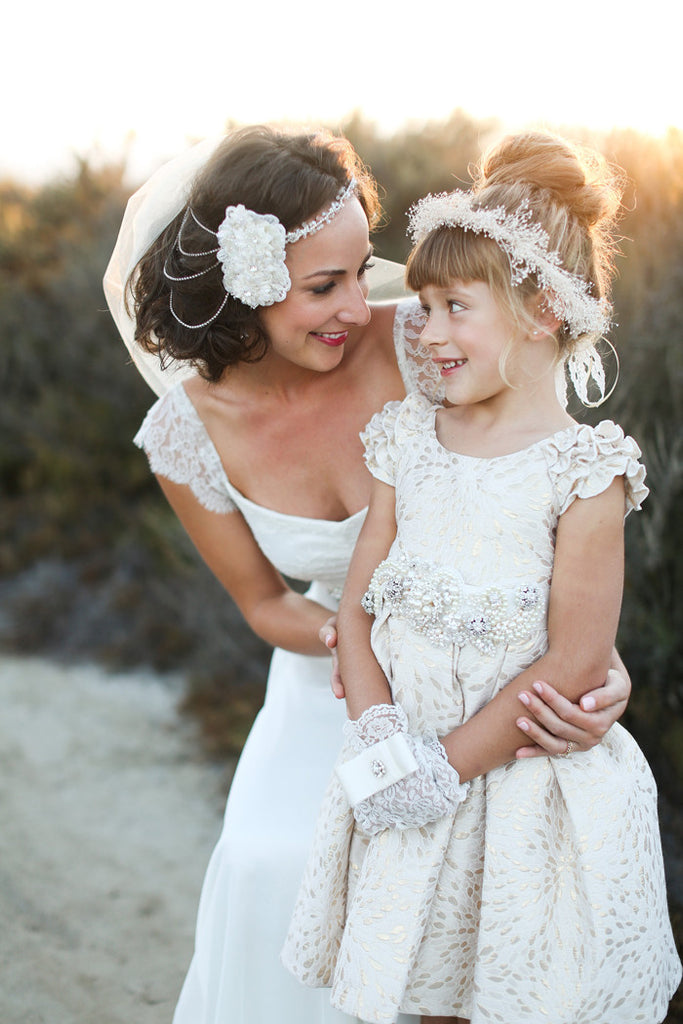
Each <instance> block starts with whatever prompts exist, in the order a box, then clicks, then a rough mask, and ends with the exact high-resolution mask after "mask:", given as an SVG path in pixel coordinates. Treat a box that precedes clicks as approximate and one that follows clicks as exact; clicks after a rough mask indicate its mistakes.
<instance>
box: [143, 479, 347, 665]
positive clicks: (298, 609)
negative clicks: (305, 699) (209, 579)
mask: <svg viewBox="0 0 683 1024" xmlns="http://www.w3.org/2000/svg"><path fill="white" fill-rule="evenodd" d="M157 480H158V481H159V484H160V486H161V489H162V490H163V492H164V494H165V495H166V498H167V499H168V501H169V503H170V505H171V507H172V508H173V510H174V512H175V513H176V515H177V516H178V518H179V520H180V522H181V523H182V525H183V526H184V528H185V530H186V531H187V533H188V535H189V536H190V539H191V540H192V542H193V544H194V545H195V547H196V548H197V551H198V552H199V554H200V555H201V556H202V558H203V559H204V561H205V562H206V564H207V565H208V567H209V568H210V569H211V571H212V572H213V574H214V575H215V576H216V577H217V579H218V580H219V581H220V583H222V584H223V586H224V587H225V589H226V590H227V591H228V593H229V594H230V596H231V597H232V599H233V600H234V602H235V604H236V605H237V607H238V608H239V610H240V611H241V613H242V615H243V616H244V618H245V619H246V621H247V623H248V625H249V626H250V627H251V628H252V629H253V631H254V632H255V633H257V634H258V636H260V637H261V638H262V639H263V640H265V641H266V642H267V643H269V644H271V646H273V647H284V648H285V649H286V650H288V651H294V652H295V653H297V654H312V655H324V647H323V646H322V644H321V642H320V638H319V635H318V634H319V631H320V629H321V627H322V626H323V624H324V623H325V622H326V621H327V619H328V618H329V615H330V611H329V608H324V607H323V606H322V605H319V604H317V603H316V602H315V601H310V600H309V599H308V598H306V597H304V596H303V595H302V594H297V593H296V592H295V591H293V590H291V589H290V588H289V587H288V586H287V584H286V583H285V581H284V580H283V578H282V576H281V575H280V573H279V572H278V571H277V570H276V569H275V567H274V566H273V565H272V564H271V563H270V562H269V561H268V559H267V558H266V557H265V555H264V554H263V552H262V551H261V549H260V548H259V546H258V544H257V543H256V540H255V539H254V535H253V534H252V532H251V530H250V529H249V527H248V525H247V523H246V522H245V520H244V518H243V517H242V515H241V514H240V513H239V512H237V511H234V512H229V513H227V514H221V513H216V512H209V511H208V510H207V509H206V508H204V506H203V505H201V504H200V502H199V501H198V500H197V499H196V498H195V496H194V494H193V493H192V491H191V489H190V488H189V487H188V486H186V485H184V484H176V483H172V482H171V481H170V480H168V479H167V478H166V477H163V476H160V475H157Z"/></svg>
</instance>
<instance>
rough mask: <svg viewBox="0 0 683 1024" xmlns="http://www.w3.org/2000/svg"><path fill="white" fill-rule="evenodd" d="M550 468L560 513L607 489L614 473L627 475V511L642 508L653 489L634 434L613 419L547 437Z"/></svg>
mask: <svg viewBox="0 0 683 1024" xmlns="http://www.w3.org/2000/svg"><path fill="white" fill-rule="evenodd" d="M547 443H548V452H549V464H548V469H549V472H550V475H551V477H552V479H553V480H554V483H555V486H556V487H557V491H558V495H559V509H558V514H559V515H562V513H563V512H566V510H567V509H568V508H569V506H570V505H571V504H572V502H573V501H575V500H576V498H593V497H595V495H596V494H602V492H603V491H605V490H607V488H608V487H609V485H610V484H611V483H612V481H613V480H614V479H615V477H618V476H623V477H624V488H625V510H624V515H625V516H627V515H628V513H629V512H631V511H632V510H634V509H639V508H640V507H641V505H642V503H643V502H644V501H645V498H646V497H647V495H648V494H649V493H650V492H649V489H648V488H647V487H646V486H645V483H644V480H645V466H643V465H642V463H640V462H638V459H639V458H640V455H641V451H640V448H639V447H638V445H637V444H636V442H635V441H634V440H633V438H632V437H626V436H624V431H623V430H622V429H621V427H620V426H618V425H617V424H616V423H614V422H612V420H603V421H602V422H601V423H598V425H597V426H596V427H591V426H588V425H587V424H581V425H579V426H578V427H577V428H576V430H575V431H572V430H568V431H567V430H565V431H562V433H560V434H555V435H553V437H550V438H548V442H547Z"/></svg>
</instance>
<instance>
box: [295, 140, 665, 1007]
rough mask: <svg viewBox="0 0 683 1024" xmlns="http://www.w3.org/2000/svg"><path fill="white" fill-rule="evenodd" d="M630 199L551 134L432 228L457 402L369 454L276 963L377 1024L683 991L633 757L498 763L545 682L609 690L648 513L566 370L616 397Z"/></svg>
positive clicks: (428, 330) (428, 222)
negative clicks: (624, 230) (325, 766)
mask: <svg viewBox="0 0 683 1024" xmlns="http://www.w3.org/2000/svg"><path fill="white" fill-rule="evenodd" d="M618 196H619V191H618V187H617V183H616V180H615V178H614V175H613V174H612V173H611V172H610V171H609V169H608V168H606V167H604V166H602V165H601V164H600V162H599V161H598V159H597V157H594V158H592V159H591V160H590V161H589V160H588V158H587V157H585V156H583V155H582V154H579V153H578V152H577V151H575V150H574V149H573V148H571V147H570V146H569V145H568V144H566V143H565V142H564V141H562V140H560V139H556V138H553V137H550V136H545V135H537V134H531V135H524V136H517V137H513V138H510V139H507V140H505V141H504V142H503V143H502V144H501V145H500V146H499V147H498V148H497V149H496V150H495V151H494V152H493V153H492V154H491V155H490V157H489V158H488V159H486V160H484V161H483V164H482V167H481V171H480V174H479V177H478V180H477V181H476V182H475V186H474V188H473V190H472V192H470V193H463V192H455V193H452V194H450V195H441V196H428V197H427V198H426V199H424V200H422V201H421V202H420V203H418V204H417V207H416V208H415V209H414V210H413V211H412V215H411V228H412V233H413V237H414V240H415V242H416V248H415V249H414V250H413V252H412V254H411V257H410V260H409V263H408V272H407V280H408V284H409V286H410V287H411V288H413V289H414V290H416V291H418V292H419V295H420V300H421V302H422V305H423V307H424V310H425V313H426V317H427V320H426V326H425V328H424V331H423V334H422V337H421V342H422V345H423V346H424V347H425V348H426V349H427V350H428V352H429V354H430V356H431V358H432V360H433V361H434V363H435V364H436V365H437V366H438V367H439V368H440V372H441V377H442V379H443V382H444V386H445V401H444V402H443V404H442V405H438V406H435V405H433V404H432V403H431V402H430V400H429V399H427V398H426V397H425V396H423V395H420V394H412V395H409V396H408V398H406V399H405V400H404V401H403V402H402V403H399V402H390V403H389V404H388V405H386V406H385V408H384V410H383V411H382V412H381V413H378V414H377V415H375V416H374V417H373V419H372V420H371V422H370V424H369V426H368V428H367V429H366V431H365V433H364V435H363V440H364V443H365V447H366V461H367V464H368V466H369V468H370V470H371V473H372V474H373V477H374V478H375V479H374V483H373V491H372V497H371V503H370V510H369V513H368V516H367V520H366V523H365V525H364V527H363V529H362V531H361V535H360V538H359V542H358V545H357V548H356V552H355V554H354V557H353V560H352V563H351V569H350V571H349V576H348V580H347V585H346V588H345V591H344V598H343V600H342V606H341V609H340V613H339V636H340V651H339V656H340V667H341V672H342V678H343V680H344V685H345V688H346V695H347V705H348V710H349V716H350V718H351V721H350V722H349V723H348V725H347V726H346V737H347V738H346V743H345V747H344V750H343V751H342V755H341V758H340V763H339V765H338V769H337V775H338V778H335V779H333V781H332V783H331V785H330V787H329V789H328V792H327V796H326V799H325V802H324V804H323V809H322V812H321V817H320V821H319V828H318V831H317V836H316V840H315V843H314V848H313V853H312V856H311V858H310V861H309V865H308V868H307V872H306V875H305V878H304V882H303V884H302V888H301V892H300V895H299V899H298V902H297V907H296V910H295V914H294V918H293V921H292V925H291V928H290V933H289V936H288V940H287V943H286V945H285V949H284V951H283V960H284V962H285V964H286V966H288V967H289V968H290V970H292V971H293V973H295V974H296V975H297V976H298V977H299V978H300V979H301V980H302V981H304V982H305V983H306V984H309V985H313V986H330V985H331V986H332V1003H333V1005H334V1006H337V1007H339V1008H341V1009H343V1010H345V1011H346V1012H347V1013H351V1014H356V1015H357V1016H359V1017H360V1018H361V1019H363V1020H367V1021H376V1022H384V1021H387V1022H390V1021H394V1020H395V1019H396V1016H397V1014H398V1012H399V1010H401V1011H405V1012H408V1013H413V1014H420V1015H422V1018H423V1020H427V1021H431V1022H432V1024H434V1022H435V1021H439V1022H444V1021H449V1022H457V1024H465V1022H471V1024H483V1022H493V1021H495V1022H500V1024H522V1022H538V1024H541V1022H543V1024H635V1022H637V1021H638V1022H639V1021H643V1022H648V1024H654V1022H656V1021H662V1020H663V1019H664V1016H665V1014H666V1010H667V1005H668V1002H669V999H670V997H671V995H672V993H673V992H674V991H675V989H676V986H677V985H678V982H679V980H680V976H681V967H680V963H679V960H678V956H677V954H676V950H675V946H674V943H673V938H672V934H671V928H670V924H669V919H668V914H667V906H666V893H665V882H664V873H663V865H662V856H661V848H660V840H659V831H658V821H657V807H656V790H655V784H654V781H653V778H652V775H651V772H650V770H649V768H648V765H647V763H646V762H645V760H644V758H643V756H642V754H641V752H640V750H639V749H638V747H637V745H636V744H635V742H634V741H633V739H632V738H631V737H630V735H629V734H628V733H626V732H625V731H624V730H623V729H622V728H620V727H618V726H617V727H616V728H615V729H613V730H612V731H611V733H610V734H609V736H608V737H607V738H606V740H605V742H604V743H603V744H602V745H600V746H599V747H596V748H594V749H593V750H591V751H589V752H588V753H577V752H574V750H573V744H572V743H571V742H568V744H567V748H566V751H565V752H564V754H563V755H562V756H559V757H554V758H547V759H544V760H536V761H524V760H517V761H512V763H505V762H507V761H509V759H510V757H511V751H512V750H513V749H514V747H515V746H517V745H518V737H519V732H518V731H517V727H516V724H515V723H516V721H519V718H518V715H519V711H518V710H517V709H519V708H520V704H519V702H520V701H521V702H522V704H527V705H528V703H529V700H530V697H529V691H531V690H532V688H533V687H534V685H535V686H536V688H538V686H539V684H535V681H536V680H538V679H539V678H542V679H545V680H548V681H550V682H551V683H552V685H553V686H555V687H556V688H557V689H558V690H560V692H562V693H563V694H564V695H565V696H567V697H569V698H570V699H577V698H578V696H579V693H580V688H579V689H578V690H577V687H576V683H575V682H574V681H575V680H580V681H581V684H580V685H581V686H583V685H585V684H586V682H587V681H590V680H591V679H593V678H595V679H596V680H597V679H599V678H602V676H603V675H604V672H605V668H606V665H607V663H608V660H609V653H610V650H611V648H612V645H613V643H614V639H615V634H616V629H617V622H618V617H619V609H620V602H621V591H622V560H623V519H624V513H625V512H628V511H629V510H630V509H632V508H638V507H639V506H640V503H641V501H642V500H643V499H644V497H645V495H646V494H647V488H646V487H645V486H644V485H643V479H644V475H645V473H644V469H643V468H642V466H640V465H639V463H638V461H637V460H638V456H639V455H640V452H639V449H638V447H637V445H636V444H635V442H634V441H633V440H632V439H631V438H625V437H624V435H623V432H622V431H621V429H620V428H619V427H618V426H616V425H615V424H614V423H611V422H610V421H604V422H602V423H601V424H599V426H597V427H595V428H593V427H589V426H585V425H580V424H578V423H576V422H575V421H574V420H572V419H571V417H570V416H569V415H568V414H567V412H566V410H565V407H564V402H563V401H560V399H559V398H558V393H557V387H556V383H557V382H556V378H557V376H558V375H557V373H556V371H557V370H558V368H559V369H560V371H561V380H562V383H564V374H565V368H567V369H568V370H569V374H570V376H571V379H572V381H573V383H574V385H575V389H576V391H577V393H578V394H579V396H580V397H581V398H582V399H583V400H584V401H585V402H587V403H588V402H589V395H588V390H589V387H591V388H592V387H594V386H595V384H596V382H597V384H598V385H600V386H601V387H602V388H604V378H602V374H601V367H600V364H599V360H598V359H597V355H596V353H595V349H594V348H593V343H594V342H595V341H596V340H597V339H598V338H599V337H600V336H601V334H602V333H603V331H604V330H605V328H606V326H607V323H608V315H609V311H608V306H607V293H608V289H609V278H610V270H611V261H610V244H609V229H610V227H611V224H612V223H613V221H614V215H615V214H616V211H617V209H618V205H619V202H618ZM591 382H592V383H591ZM563 397H564V396H563ZM361 599H362V607H361ZM368 613H369V614H368ZM371 629H372V634H371V644H372V649H371V647H370V630H371ZM373 652H374V654H373ZM541 689H542V687H541ZM437 735H438V736H440V737H445V738H444V739H443V741H442V742H439V740H437ZM350 805H352V806H353V813H352V812H351V810H350V809H349V808H350ZM354 817H355V822H354Z"/></svg>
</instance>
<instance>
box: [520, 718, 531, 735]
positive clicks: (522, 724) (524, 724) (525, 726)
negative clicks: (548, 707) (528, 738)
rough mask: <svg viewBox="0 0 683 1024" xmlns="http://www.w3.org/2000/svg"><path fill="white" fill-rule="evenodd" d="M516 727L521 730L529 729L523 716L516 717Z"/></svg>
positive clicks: (526, 730)
mask: <svg viewBox="0 0 683 1024" xmlns="http://www.w3.org/2000/svg"><path fill="white" fill-rule="evenodd" d="M517 728H518V729H521V730H522V732H528V731H529V723H528V722H526V721H525V720H524V719H523V718H518V719H517Z"/></svg>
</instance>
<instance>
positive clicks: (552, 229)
mask: <svg viewBox="0 0 683 1024" xmlns="http://www.w3.org/2000/svg"><path fill="white" fill-rule="evenodd" d="M472 177H473V186H472V192H473V195H474V197H475V198H476V205H477V207H478V208H479V207H484V208H487V209H496V208H499V207H503V208H504V209H505V210H506V211H508V212H509V213H510V214H513V213H514V212H515V211H516V210H519V209H520V208H521V207H522V205H523V204H526V206H527V207H528V209H529V210H530V211H531V216H532V219H533V221H534V222H535V223H537V224H540V225H541V227H542V228H543V229H544V230H545V231H546V232H547V235H548V243H549V249H550V250H553V251H554V252H556V253H557V254H558V256H559V257H560V261H561V264H562V266H563V267H564V269H565V270H567V271H568V272H569V273H571V274H573V275H575V276H576V277H578V278H580V279H581V280H583V281H586V282H587V284H588V285H589V287H590V293H591V295H592V296H594V297H595V298H596V299H599V300H606V301H607V302H609V299H610V293H611V285H612V280H613V277H614V256H615V253H616V238H615V226H616V222H617V219H618V216H619V213H620V210H621V196H622V193H623V188H624V175H623V172H621V170H620V169H619V168H617V167H614V166H612V165H610V164H608V162H607V161H606V160H605V159H604V158H603V157H602V156H601V155H600V154H599V153H597V152H596V151H593V150H589V149H584V148H580V147H579V146H577V145H574V144H572V143H570V142H568V141H567V140H565V139H562V138H560V137H558V136H555V135H551V134H547V133H545V132H526V133H523V134H520V135H511V136H508V137H507V138H505V139H503V140H502V142H500V143H499V144H498V145H497V146H495V147H494V148H493V149H491V150H490V151H489V152H488V153H487V154H485V155H484V156H483V157H482V159H481V161H480V162H479V164H478V165H477V166H476V167H475V169H474V171H473V173H472ZM454 280H461V281H484V282H485V283H486V284H487V285H488V286H489V287H490V288H491V290H492V292H493V294H494V297H495V299H496V301H497V302H498V304H499V305H500V307H501V308H502V309H503V310H504V311H505V312H506V313H508V314H509V316H510V318H511V320H512V321H513V323H514V324H515V325H516V326H517V327H518V328H519V330H520V332H522V333H526V332H529V331H531V330H533V329H536V328H538V326H539V318H540V316H541V314H542V313H543V303H542V302H539V301H534V300H538V299H539V298H542V289H541V287H540V286H539V284H538V282H537V281H536V279H535V275H533V274H531V275H529V276H528V277H526V278H525V279H524V281H522V282H521V284H517V285H513V284H512V281H511V273H510V261H509V259H508V256H507V254H506V253H505V252H504V251H503V249H501V248H500V246H499V245H498V244H497V243H496V242H495V241H493V240H492V239H490V238H488V237H487V236H486V235H485V234H482V233H476V232H474V231H472V230H465V229H463V228H462V227H454V226H441V227H438V228H436V229H435V230H434V231H432V232H431V233H430V234H429V235H427V237H426V238H424V239H422V241H420V242H419V243H418V245H417V246H416V247H415V248H414V249H413V251H412V252H411V254H410V256H409V258H408V265H407V270H406V281H407V284H408V287H409V288H411V289H413V290H414V291H419V290H420V288H423V287H425V286H426V285H428V284H432V285H436V286H437V287H448V285H449V283H450V282H452V281H454ZM555 336H556V340H557V345H558V353H557V354H558V358H564V357H566V356H568V355H570V354H571V353H572V351H574V350H575V349H576V348H578V347H579V346H585V345H586V344H587V343H595V342H596V341H598V340H599V339H598V337H596V336H590V335H587V334H583V335H581V334H580V335H578V336H576V334H574V336H572V333H571V331H570V329H569V328H568V326H567V325H566V324H564V323H563V324H561V325H560V327H559V330H558V331H557V333H556V335H555Z"/></svg>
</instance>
